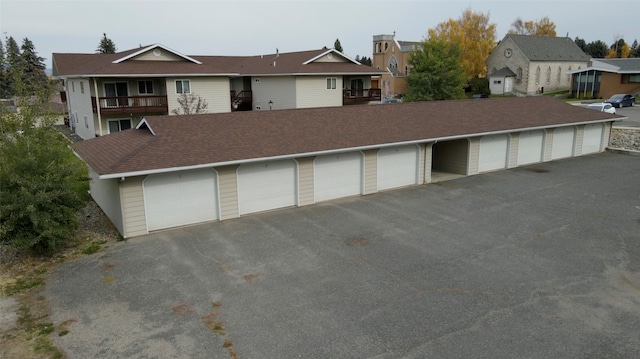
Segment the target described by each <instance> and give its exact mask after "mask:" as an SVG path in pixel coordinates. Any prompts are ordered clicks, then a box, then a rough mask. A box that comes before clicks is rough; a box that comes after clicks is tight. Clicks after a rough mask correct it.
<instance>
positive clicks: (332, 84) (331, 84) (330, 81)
mask: <svg viewBox="0 0 640 359" xmlns="http://www.w3.org/2000/svg"><path fill="white" fill-rule="evenodd" d="M337 82H338V80H337V79H336V78H335V77H328V78H327V90H335V89H336V83H337Z"/></svg>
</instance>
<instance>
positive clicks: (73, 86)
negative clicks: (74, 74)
mask: <svg viewBox="0 0 640 359" xmlns="http://www.w3.org/2000/svg"><path fill="white" fill-rule="evenodd" d="M71 92H76V82H75V81H71Z"/></svg>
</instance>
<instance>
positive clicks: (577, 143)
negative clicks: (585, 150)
mask: <svg viewBox="0 0 640 359" xmlns="http://www.w3.org/2000/svg"><path fill="white" fill-rule="evenodd" d="M583 140H584V125H581V126H577V127H576V138H575V140H574V141H573V155H574V156H580V155H581V154H582V142H583Z"/></svg>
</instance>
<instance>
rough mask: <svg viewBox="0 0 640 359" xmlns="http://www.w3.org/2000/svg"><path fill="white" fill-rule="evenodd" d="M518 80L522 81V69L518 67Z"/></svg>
mask: <svg viewBox="0 0 640 359" xmlns="http://www.w3.org/2000/svg"><path fill="white" fill-rule="evenodd" d="M516 80H522V67H518V73H517V74H516Z"/></svg>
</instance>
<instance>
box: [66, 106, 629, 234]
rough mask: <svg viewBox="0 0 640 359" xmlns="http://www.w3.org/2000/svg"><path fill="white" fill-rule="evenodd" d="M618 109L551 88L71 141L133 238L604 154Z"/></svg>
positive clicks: (211, 118) (252, 115) (103, 201)
mask: <svg viewBox="0 0 640 359" xmlns="http://www.w3.org/2000/svg"><path fill="white" fill-rule="evenodd" d="M619 119H621V117H619V116H616V115H610V114H606V113H602V112H596V111H592V110H587V109H584V108H580V107H577V106H572V105H569V104H566V103H563V102H561V101H558V100H555V99H553V98H549V97H525V98H496V99H482V100H458V101H434V102H416V103H401V104H387V105H362V106H350V107H334V108H314V109H293V110H277V111H253V112H236V113H223V114H204V115H187V116H156V117H148V118H144V119H143V120H142V121H141V122H140V123H139V124H138V125H137V126H136V128H134V129H131V130H126V131H122V132H118V133H114V134H110V135H108V136H103V137H98V138H94V139H90V140H87V141H83V142H81V143H79V144H77V145H76V146H75V147H74V150H75V151H76V153H77V154H78V155H79V156H80V157H81V158H82V159H83V160H84V161H85V162H86V163H87V165H88V167H89V174H90V177H91V178H92V181H91V195H92V197H93V198H94V199H95V201H96V202H97V203H98V205H100V207H101V208H102V209H103V210H104V212H105V213H106V214H107V216H108V217H109V218H110V219H111V221H112V222H113V223H114V224H115V226H116V227H117V228H118V230H119V231H120V233H121V234H122V235H123V237H125V238H128V237H132V236H138V235H144V234H147V233H149V232H152V231H157V230H163V229H166V228H173V227H180V226H186V225H192V224H196V223H204V222H210V221H218V220H226V219H230V218H237V217H240V216H244V215H250V214H252V213H257V212H263V211H268V210H274V209H279V208H287V207H295V206H306V205H312V204H315V203H318V202H322V201H329V200H333V199H336V198H342V197H347V196H357V195H368V194H373V193H377V192H380V191H385V190H392V189H394V188H400V187H405V186H411V185H421V184H425V183H431V182H435V181H438V180H440V179H445V178H453V177H456V176H470V175H475V174H479V173H483V172H489V171H496V170H502V169H507V168H513V167H517V166H524V165H531V164H535V163H540V162H546V161H551V160H556V159H562V158H568V157H574V156H581V155H585V154H590V153H598V152H602V151H604V150H605V148H606V146H607V144H608V140H609V134H610V130H611V124H612V122H614V121H617V120H619Z"/></svg>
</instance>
